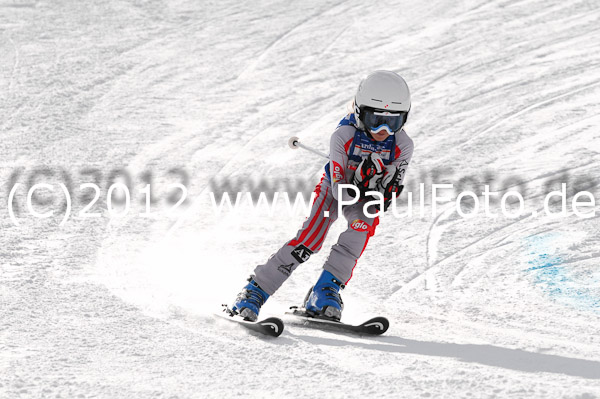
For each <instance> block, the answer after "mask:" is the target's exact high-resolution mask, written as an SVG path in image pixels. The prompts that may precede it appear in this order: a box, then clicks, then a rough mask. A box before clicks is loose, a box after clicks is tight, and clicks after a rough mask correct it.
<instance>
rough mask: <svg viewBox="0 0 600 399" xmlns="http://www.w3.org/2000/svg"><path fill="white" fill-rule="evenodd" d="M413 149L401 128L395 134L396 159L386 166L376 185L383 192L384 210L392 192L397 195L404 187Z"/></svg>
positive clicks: (411, 142)
mask: <svg viewBox="0 0 600 399" xmlns="http://www.w3.org/2000/svg"><path fill="white" fill-rule="evenodd" d="M413 150H414V144H413V141H412V140H411V139H410V137H408V136H407V135H406V133H405V132H404V131H403V130H402V131H401V132H400V133H398V134H397V136H396V149H395V155H396V159H394V160H393V161H392V163H391V164H390V165H388V166H386V170H385V172H384V174H383V177H382V178H381V180H379V183H378V187H377V188H378V190H379V192H381V193H382V194H383V199H384V211H385V210H387V208H388V206H389V205H390V203H391V201H392V197H393V195H394V193H395V194H396V197H398V196H400V193H401V192H402V189H403V188H404V185H403V183H404V177H405V176H406V170H407V169H408V165H409V164H410V161H411V159H412V155H413Z"/></svg>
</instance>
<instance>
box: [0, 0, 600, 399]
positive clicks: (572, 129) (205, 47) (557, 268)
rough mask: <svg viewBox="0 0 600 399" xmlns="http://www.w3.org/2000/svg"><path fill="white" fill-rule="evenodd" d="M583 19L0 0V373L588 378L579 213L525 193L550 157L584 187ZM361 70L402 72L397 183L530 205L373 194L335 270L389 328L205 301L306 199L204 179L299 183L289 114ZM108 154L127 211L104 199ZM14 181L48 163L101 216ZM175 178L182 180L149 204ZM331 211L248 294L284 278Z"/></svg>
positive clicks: (351, 301) (239, 378)
mask: <svg viewBox="0 0 600 399" xmlns="http://www.w3.org/2000/svg"><path fill="white" fill-rule="evenodd" d="M599 22H600V6H599V5H598V4H597V3H596V2H593V1H585V0H575V1H571V2H559V1H535V0H521V1H493V2H486V1H479V0H478V1H471V0H469V1H466V0H465V1H455V2H451V1H448V0H443V1H442V0H438V1H433V2H428V3H427V4H425V3H423V2H417V1H410V2H397V1H396V2H394V1H386V2H377V3H376V4H375V3H367V2H360V1H354V0H348V1H343V2H340V1H323V2H316V1H308V2H302V3H293V4H290V3H288V2H282V1H265V2H260V3H252V4H250V3H248V4H243V3H242V4H240V3H239V2H229V1H221V2H212V1H211V2H208V1H207V2H202V3H198V2H192V1H185V0H174V1H169V2H161V1H145V0H129V1H125V0H112V1H108V2H106V1H104V2H101V1H94V0H90V1H86V2H78V1H72V0H64V1H53V2H50V1H33V0H0V34H1V40H0V54H1V57H0V87H1V94H2V100H1V102H0V115H1V120H0V126H1V129H2V130H1V131H0V134H1V135H2V136H1V137H2V139H3V140H2V145H1V146H0V156H1V157H0V159H1V161H0V162H2V169H1V177H2V184H3V189H2V190H1V192H0V199H1V203H2V209H1V210H0V215H1V216H2V217H1V218H0V223H1V226H2V235H1V237H0V247H1V248H2V251H1V252H0V255H1V257H0V258H1V259H0V305H1V307H0V397H6V398H16V397H110V398H114V397H202V398H204V397H236V396H242V395H244V396H250V397H265V396H268V397H315V396H317V395H326V396H327V397H362V396H366V395H371V396H383V397H407V398H414V397H477V398H492V397H515V398H532V397H533V398H581V399H583V398H587V399H589V398H596V397H600V338H599V335H598V330H599V329H600V271H599V269H598V259H599V258H600V238H599V237H600V228H599V227H598V226H599V224H598V218H599V216H598V213H597V216H596V217H594V218H591V219H581V218H577V217H575V216H573V215H571V216H569V217H567V218H562V219H550V218H547V217H543V216H541V215H539V216H533V215H531V211H533V210H536V211H538V212H539V211H541V206H542V205H543V196H544V195H545V194H546V193H548V192H549V191H552V190H554V189H558V188H560V183H561V182H563V181H565V182H569V188H570V190H571V191H580V190H583V189H589V190H590V191H591V192H593V193H594V194H595V197H596V199H597V200H600V189H598V187H597V173H598V166H597V165H598V161H599V160H600V133H599V130H598V126H599V124H600V104H599V103H598V98H600V97H599V96H600V58H599V56H598V54H599V53H600V29H599V26H600V24H599ZM375 69H391V70H394V71H397V72H399V73H400V74H402V75H403V76H404V77H405V78H406V80H407V81H408V83H409V85H410V87H411V90H412V94H413V107H412V112H411V117H410V120H409V123H408V124H407V127H406V130H407V131H408V133H409V135H410V136H411V137H412V138H413V139H414V141H415V144H416V150H415V155H414V158H413V163H412V165H411V168H410V169H409V172H408V177H407V183H408V187H407V189H409V190H412V191H415V195H416V192H417V191H418V184H419V183H421V182H422V183H425V185H426V186H427V187H429V186H430V185H431V183H432V182H435V183H454V184H455V185H458V186H460V187H461V188H463V189H469V190H473V191H476V192H480V191H481V190H482V186H483V184H484V183H489V184H490V185H491V187H492V189H495V190H498V191H501V190H506V189H509V188H518V189H519V190H520V191H521V193H522V194H523V196H524V197H525V199H526V207H527V214H526V215H524V216H523V217H520V218H518V219H508V218H504V217H499V218H497V219H490V218H488V217H485V216H484V215H482V214H481V215H478V216H476V217H475V218H472V219H464V218H461V217H459V215H458V213H457V211H456V208H455V207H454V206H452V205H451V204H439V205H438V209H437V212H436V214H435V215H431V207H430V205H429V204H430V198H429V197H428V198H427V204H428V205H427V206H426V209H425V214H424V215H423V217H419V216H418V215H417V216H415V217H412V218H395V217H393V216H389V215H386V216H385V217H384V219H383V220H382V223H381V224H380V226H379V227H378V230H377V234H376V235H375V236H374V237H373V238H372V240H371V241H370V243H369V247H368V249H367V250H366V251H365V253H364V255H363V257H362V258H361V260H360V261H359V263H358V266H357V268H356V270H355V273H354V277H353V279H352V281H351V284H349V285H348V288H347V289H346V290H345V292H344V302H345V304H346V310H345V311H344V319H345V320H346V321H349V322H352V321H356V322H358V321H361V320H362V319H363V318H365V317H368V316H369V315H372V314H381V315H385V316H387V317H388V318H389V319H390V320H391V323H392V324H391V327H390V330H389V331H388V333H387V334H386V335H385V336H382V337H377V338H360V337H352V336H347V335H334V334H331V333H327V332H319V331H313V330H307V329H302V328H299V327H293V326H289V327H288V328H287V329H286V331H285V332H284V334H283V335H282V336H281V337H280V338H278V339H277V340H271V339H263V338H261V337H257V336H255V335H252V334H249V333H247V332H245V331H243V330H240V329H236V328H233V327H232V326H231V325H229V324H228V323H226V322H223V321H219V320H218V319H216V318H215V317H214V316H213V312H214V311H215V310H217V309H218V307H219V305H220V304H221V303H224V302H231V300H232V299H233V297H234V296H235V294H236V293H237V291H238V290H239V289H240V288H241V286H242V285H243V284H244V279H245V278H246V277H247V275H248V274H249V273H251V271H252V270H253V268H254V266H255V265H256V264H258V263H261V262H264V261H265V260H266V258H267V257H268V256H269V255H270V254H271V253H272V252H274V251H275V250H276V249H277V248H278V247H279V246H280V245H282V244H283V243H284V242H285V241H286V240H287V239H289V238H291V237H292V236H293V235H294V233H295V232H296V230H297V229H298V227H299V226H300V225H301V223H302V221H303V216H302V215H301V214H300V213H299V212H297V213H296V214H294V215H293V216H288V215H287V214H286V213H285V210H284V208H283V204H282V203H280V202H276V203H275V206H274V209H273V212H271V213H270V214H269V212H268V211H267V210H265V209H264V208H263V210H262V211H261V212H258V213H252V212H251V209H250V208H249V206H247V205H243V206H241V207H240V209H238V211H237V212H224V213H222V214H221V215H216V214H215V212H214V210H213V209H212V206H211V200H210V196H209V192H210V191H212V190H213V189H214V185H215V184H216V185H217V186H218V185H219V184H225V183H227V182H232V183H231V184H233V186H234V187H235V186H236V184H242V182H244V184H251V183H252V182H255V181H257V180H258V179H260V178H265V179H267V183H268V184H284V183H286V182H287V184H290V185H294V186H297V187H298V188H301V189H302V190H306V191H308V192H310V191H311V190H312V186H314V184H316V183H317V182H318V180H319V178H320V175H321V174H322V167H323V164H324V163H323V160H321V159H319V158H318V157H317V156H315V155H312V154H309V153H306V152H301V151H291V150H290V149H288V148H287V139H288V137H290V136H291V135H296V136H299V137H301V139H302V140H303V141H304V142H305V143H307V144H310V145H313V146H315V147H317V148H320V149H321V150H323V151H325V152H327V150H328V148H327V146H328V142H329V135H330V134H331V132H332V131H333V129H334V128H335V126H336V125H337V122H338V121H339V119H340V118H341V117H342V116H343V115H344V114H345V110H346V105H347V103H348V101H349V100H350V99H351V97H352V95H353V92H354V90H355V89H356V86H357V84H358V82H359V81H360V79H361V78H362V77H363V76H364V75H366V74H367V73H368V72H370V71H372V70H375ZM123 170H126V171H127V172H126V173H127V174H128V175H129V176H130V178H131V182H130V183H129V186H130V187H131V188H132V198H133V203H132V209H131V210H130V212H129V214H128V215H127V216H124V217H120V218H114V219H111V220H110V221H109V218H108V217H107V213H106V211H104V212H103V211H102V209H106V206H107V204H106V200H105V199H104V197H105V195H106V188H107V186H109V185H110V184H109V183H111V182H113V181H117V182H119V181H126V180H120V179H119V177H118V176H119V175H120V176H123V175H124V173H123ZM148 173H151V175H152V178H151V179H152V180H151V181H152V187H153V190H155V191H154V192H153V193H154V194H155V198H156V203H154V204H153V205H152V206H153V208H152V210H153V213H152V215H151V216H149V217H143V216H141V215H140V213H141V212H143V210H144V206H143V198H144V197H143V196H142V194H141V193H142V189H143V187H144V186H145V184H146V183H147V182H148V181H149V179H150V177H149V176H150V175H149V174H148ZM32 175H34V178H33V179H30V178H31V176H32ZM115 176H116V177H115ZM211 179H212V181H213V182H214V183H213V184H212V185H211V183H210V182H211ZM28 180H32V181H33V180H35V181H37V182H42V181H43V182H49V183H52V184H58V183H61V182H63V183H65V184H67V183H69V182H70V184H69V186H70V188H71V189H72V191H73V192H75V193H76V194H75V195H76V196H77V198H76V199H75V200H74V209H76V211H79V210H80V209H81V208H82V207H83V206H84V205H85V204H86V203H88V202H89V200H90V199H86V198H83V199H82V198H81V197H82V193H81V191H79V190H78V187H79V184H82V183H85V182H93V181H95V182H97V183H98V184H99V186H100V187H101V188H102V190H101V191H102V197H103V198H102V199H100V200H99V201H98V203H97V205H96V207H95V208H94V209H92V210H91V211H90V212H92V211H96V212H101V213H102V216H101V217H100V218H83V217H80V216H74V217H71V218H70V219H69V220H68V221H67V222H66V223H65V224H64V225H63V226H62V227H59V223H60V221H61V217H60V216H58V215H56V216H54V217H51V218H49V219H35V218H33V217H31V216H27V214H26V208H25V205H24V204H25V202H24V201H25V196H26V193H25V192H24V190H23V189H22V188H21V189H19V190H17V194H16V199H15V201H16V202H17V203H18V204H20V208H19V209H18V210H17V217H18V222H19V224H20V225H19V226H18V227H17V226H15V225H14V224H13V223H12V222H11V220H10V218H9V214H8V209H7V206H6V205H7V203H8V196H9V191H10V188H11V187H12V185H13V184H14V183H15V182H17V183H21V184H22V185H23V186H25V185H26V184H27V183H28ZM248 182H250V183H248ZM173 183H182V184H184V185H185V186H186V187H187V190H188V201H187V202H186V205H185V206H183V207H180V208H178V209H177V210H175V211H174V212H172V213H167V212H166V211H167V210H168V209H169V208H170V207H171V206H172V204H170V203H169V198H171V202H173V199H175V200H176V198H177V197H178V195H179V192H178V190H177V189H176V188H174V187H170V186H169V185H170V184H173ZM575 189H577V190H575ZM57 190H58V191H56V192H55V193H54V194H55V196H54V199H53V200H52V199H50V200H49V201H50V203H49V205H46V206H43V205H40V210H43V209H54V210H56V212H57V214H58V212H59V210H60V205H61V204H62V203H63V202H64V201H63V200H61V199H60V198H61V197H60V195H61V194H60V189H58V186H57ZM46 194H48V193H46ZM497 202H498V201H496V202H495V203H496V207H498V204H497ZM403 209H405V208H403ZM598 210H599V209H598V207H596V211H598ZM344 228H345V226H344V223H343V221H342V220H339V221H338V222H337V223H336V224H335V225H334V227H333V228H332V229H331V231H330V234H329V236H328V238H327V239H326V241H325V244H324V250H323V251H322V252H321V253H319V254H317V255H313V257H311V260H310V261H309V262H307V263H305V264H303V265H302V267H300V268H299V269H298V270H297V271H296V272H295V273H294V275H293V277H292V278H291V279H290V280H288V281H287V282H286V284H285V285H284V286H283V287H282V288H281V290H280V291H278V292H277V294H276V295H275V296H274V297H273V298H272V299H270V300H269V302H268V303H267V305H265V307H264V310H263V314H264V315H281V314H282V312H283V311H284V310H285V309H286V308H287V307H288V306H289V305H292V304H298V303H299V302H300V301H301V300H302V298H303V297H304V295H305V293H306V291H307V290H308V288H309V287H310V285H311V284H312V282H313V280H314V279H316V278H317V276H318V274H319V269H320V267H321V265H322V263H323V261H324V260H325V258H326V256H327V249H328V248H329V247H330V246H331V245H332V244H333V243H334V242H335V239H336V237H337V235H338V234H339V233H340V232H341V231H343V229H344Z"/></svg>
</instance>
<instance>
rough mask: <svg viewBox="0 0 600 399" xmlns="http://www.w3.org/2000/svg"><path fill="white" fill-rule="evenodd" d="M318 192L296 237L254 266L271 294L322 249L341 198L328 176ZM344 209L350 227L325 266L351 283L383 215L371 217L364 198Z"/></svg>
mask: <svg viewBox="0 0 600 399" xmlns="http://www.w3.org/2000/svg"><path fill="white" fill-rule="evenodd" d="M315 193H316V197H315V200H314V202H313V204H312V208H311V213H310V216H309V217H308V218H307V219H306V221H305V222H304V224H303V225H302V228H300V230H298V233H297V234H296V237H294V238H293V239H292V240H290V241H288V242H287V243H286V244H285V245H284V246H283V247H281V248H280V249H279V250H278V251H277V252H275V253H274V254H273V255H271V257H270V258H269V260H267V262H266V263H265V264H262V265H258V266H257V267H256V268H255V269H254V275H255V277H254V280H255V281H256V283H257V284H258V285H259V286H260V287H261V288H262V289H263V290H265V291H266V292H267V293H268V294H269V295H273V294H274V293H275V291H277V290H278V289H279V287H281V285H282V284H283V283H284V281H285V280H287V278H288V277H289V276H290V275H291V274H292V272H293V271H294V270H295V269H296V268H297V267H298V265H300V264H301V263H304V262H306V261H307V260H308V258H310V256H311V255H312V254H314V253H317V252H319V251H320V250H321V247H322V245H323V241H324V240H325V236H326V235H327V232H328V230H329V227H330V226H331V224H332V223H333V222H335V220H336V219H337V217H338V215H337V213H338V210H337V208H338V204H337V200H336V199H335V198H334V197H333V194H332V193H331V184H330V182H329V180H328V179H327V178H326V177H325V176H323V178H321V182H320V183H319V184H318V185H317V187H316V189H315ZM342 213H343V214H344V217H345V219H346V220H347V222H348V228H347V229H346V231H344V232H343V233H342V234H340V236H339V238H338V241H337V243H336V244H334V245H333V247H332V248H331V252H330V253H329V257H328V258H327V260H326V261H325V264H324V265H323V268H324V269H325V270H327V271H328V272H330V273H331V274H333V275H334V276H335V277H337V278H338V279H339V280H340V281H344V282H346V283H347V282H348V281H349V280H350V278H351V277H352V271H353V270H354V267H355V266H356V262H357V261H358V258H360V256H361V255H362V253H363V251H364V250H365V248H366V246H367V243H368V242H369V238H370V237H371V236H372V235H373V234H374V233H375V228H376V226H377V224H378V223H379V218H369V217H367V216H366V215H365V214H364V212H363V202H359V203H356V204H354V205H348V206H345V207H344V208H343V210H342ZM327 214H328V215H329V216H326V215H327Z"/></svg>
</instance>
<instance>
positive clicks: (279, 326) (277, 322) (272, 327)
mask: <svg viewBox="0 0 600 399" xmlns="http://www.w3.org/2000/svg"><path fill="white" fill-rule="evenodd" d="M216 315H217V316H219V317H221V318H223V319H226V320H229V321H233V322H235V323H237V324H239V325H240V326H243V327H245V328H247V329H249V330H252V331H256V332H258V333H261V334H264V335H268V336H270V337H279V336H280V335H281V333H282V332H283V321H281V319H279V318H277V317H267V318H266V319H262V320H259V321H249V320H244V319H243V318H242V317H240V316H238V315H236V314H234V313H233V312H232V311H231V310H230V309H229V308H228V307H227V306H226V305H223V312H221V313H216Z"/></svg>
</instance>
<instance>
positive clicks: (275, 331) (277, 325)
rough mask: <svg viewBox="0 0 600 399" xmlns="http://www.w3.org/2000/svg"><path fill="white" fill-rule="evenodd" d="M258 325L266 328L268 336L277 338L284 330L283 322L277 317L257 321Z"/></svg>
mask: <svg viewBox="0 0 600 399" xmlns="http://www.w3.org/2000/svg"><path fill="white" fill-rule="evenodd" d="M258 324H260V325H261V326H263V327H266V328H268V329H269V330H268V331H269V335H272V336H274V337H279V336H280V335H281V333H282V332H283V329H284V325H283V321H281V319H279V318H277V317H267V318H266V319H262V320H261V321H259V322H258Z"/></svg>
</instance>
